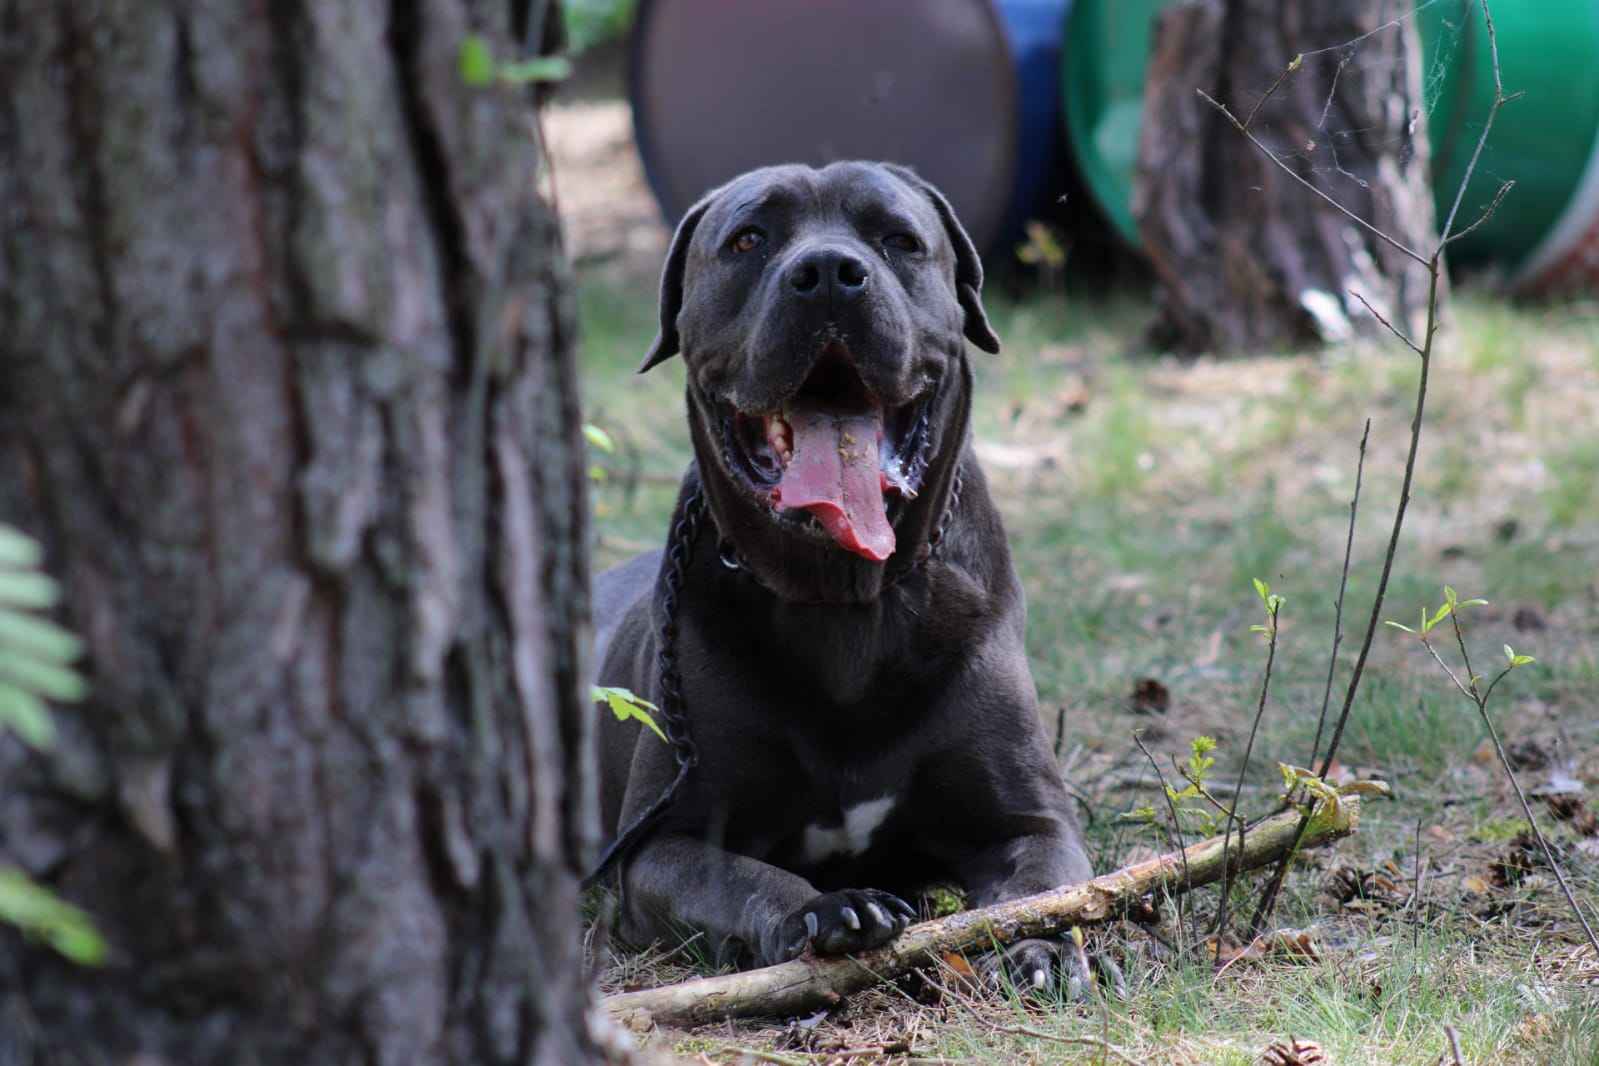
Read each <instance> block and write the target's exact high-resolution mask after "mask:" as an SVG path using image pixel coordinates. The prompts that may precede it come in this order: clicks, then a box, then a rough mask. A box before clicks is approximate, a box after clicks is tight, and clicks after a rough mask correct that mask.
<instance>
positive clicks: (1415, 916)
mask: <svg viewBox="0 0 1599 1066" xmlns="http://www.w3.org/2000/svg"><path fill="white" fill-rule="evenodd" d="M1415 850H1416V882H1415V887H1414V888H1412V889H1411V890H1410V907H1409V908H1408V909H1409V910H1410V912H1411V915H1410V932H1411V937H1410V946H1411V948H1412V949H1413V950H1419V949H1420V948H1421V873H1422V870H1423V869H1424V866H1423V863H1422V858H1421V819H1420V818H1417V819H1416V845H1415Z"/></svg>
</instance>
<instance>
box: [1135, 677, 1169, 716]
mask: <svg viewBox="0 0 1599 1066" xmlns="http://www.w3.org/2000/svg"><path fill="white" fill-rule="evenodd" d="M1170 709H1171V690H1170V689H1168V688H1167V687H1166V686H1165V685H1163V684H1161V683H1160V682H1159V681H1156V680H1155V679H1154V678H1152V677H1141V678H1139V679H1138V680H1137V681H1134V682H1133V707H1132V710H1133V713H1134V714H1165V713H1166V712H1167V711H1168V710H1170Z"/></svg>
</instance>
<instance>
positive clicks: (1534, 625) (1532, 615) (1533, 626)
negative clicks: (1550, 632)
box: [1510, 607, 1549, 633]
mask: <svg viewBox="0 0 1599 1066" xmlns="http://www.w3.org/2000/svg"><path fill="white" fill-rule="evenodd" d="M1510 624H1511V625H1513V626H1515V627H1516V632H1518V633H1529V632H1536V631H1537V630H1540V629H1548V628H1549V626H1548V623H1546V622H1545V621H1544V620H1543V615H1542V614H1540V613H1539V611H1538V608H1536V607H1517V608H1516V613H1515V614H1514V615H1512V616H1511V618H1510Z"/></svg>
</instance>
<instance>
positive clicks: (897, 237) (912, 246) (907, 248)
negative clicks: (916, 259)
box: [883, 233, 922, 252]
mask: <svg viewBox="0 0 1599 1066" xmlns="http://www.w3.org/2000/svg"><path fill="white" fill-rule="evenodd" d="M883 247H885V248H892V249H894V251H896V252H915V251H919V250H920V249H921V247H922V245H921V242H920V241H918V240H917V239H916V238H915V237H912V236H911V235H910V234H909V233H890V234H889V235H888V236H887V237H884V238H883Z"/></svg>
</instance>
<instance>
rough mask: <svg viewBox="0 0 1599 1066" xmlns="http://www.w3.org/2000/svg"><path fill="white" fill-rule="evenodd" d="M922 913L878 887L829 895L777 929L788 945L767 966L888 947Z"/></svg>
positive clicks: (774, 953) (771, 954) (779, 940)
mask: <svg viewBox="0 0 1599 1066" xmlns="http://www.w3.org/2000/svg"><path fill="white" fill-rule="evenodd" d="M915 913H916V912H915V911H913V910H912V909H911V906H910V904H908V903H906V902H905V901H904V900H902V899H900V898H899V897H897V896H894V895H892V894H890V893H888V892H882V891H878V890H877V889H846V890H843V891H839V892H827V893H824V894H822V895H820V896H817V897H816V898H815V899H812V900H811V901H809V902H808V903H806V904H805V905H804V906H803V907H801V908H799V909H797V910H796V911H794V912H793V913H792V914H790V915H789V916H788V917H787V918H785V919H783V921H782V923H781V925H780V926H779V927H778V928H777V929H776V930H775V932H776V933H777V936H776V937H775V940H776V942H777V943H779V944H781V945H782V947H781V948H780V949H779V950H777V951H772V952H769V953H768V958H766V959H765V960H763V961H765V962H769V963H770V962H782V961H784V960H785V959H792V958H794V957H795V956H797V955H799V954H801V953H802V952H804V950H805V948H806V946H807V945H809V946H810V948H811V949H812V950H814V951H815V952H816V953H817V954H818V955H845V954H852V953H854V952H858V951H866V950H869V949H871V948H875V947H878V946H879V945H881V944H886V943H888V942H889V941H890V940H892V939H894V938H895V937H896V936H899V934H901V933H903V932H904V931H905V929H906V927H907V926H909V925H910V922H911V918H912V916H913V915H914V914H915Z"/></svg>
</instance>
